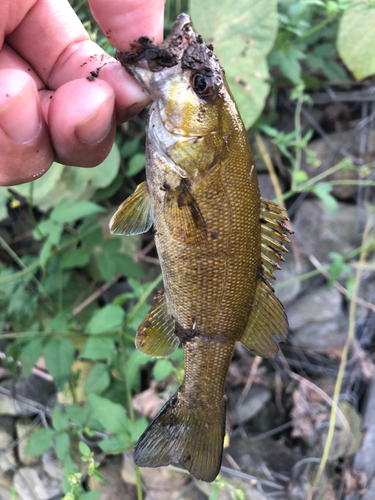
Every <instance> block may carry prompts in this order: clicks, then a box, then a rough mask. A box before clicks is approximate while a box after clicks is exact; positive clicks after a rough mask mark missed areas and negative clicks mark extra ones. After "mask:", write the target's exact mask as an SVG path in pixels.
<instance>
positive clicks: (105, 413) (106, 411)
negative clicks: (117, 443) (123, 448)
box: [89, 394, 129, 434]
mask: <svg viewBox="0 0 375 500" xmlns="http://www.w3.org/2000/svg"><path fill="white" fill-rule="evenodd" d="M89 400H90V403H91V406H92V408H93V410H94V414H95V416H96V418H97V419H98V420H99V422H100V423H101V424H102V425H103V427H105V429H107V430H108V431H110V432H113V433H114V434H123V433H126V432H127V429H128V425H129V422H128V417H127V415H126V411H125V408H124V407H123V406H121V405H119V404H117V403H113V402H112V401H109V399H106V398H102V397H100V396H98V395H96V394H90V395H89Z"/></svg>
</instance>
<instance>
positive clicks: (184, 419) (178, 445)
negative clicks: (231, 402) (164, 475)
mask: <svg viewBox="0 0 375 500" xmlns="http://www.w3.org/2000/svg"><path fill="white" fill-rule="evenodd" d="M179 395H180V393H179V392H177V393H176V394H175V395H174V396H172V397H171V399H170V400H169V401H168V402H167V403H166V404H165V405H164V406H163V408H162V409H161V410H160V412H159V413H158V414H157V415H156V417H155V418H154V420H153V421H152V422H151V424H150V425H149V426H148V427H147V429H146V430H145V432H144V433H143V434H142V436H141V437H140V439H139V440H138V442H137V444H136V445H135V448H134V461H135V463H136V464H137V465H138V466H139V467H161V466H166V465H169V464H180V465H182V466H183V467H185V469H187V470H188V471H189V472H190V474H192V475H193V476H194V477H195V478H196V479H202V480H203V481H207V482H211V481H213V480H214V479H215V478H216V476H217V475H218V474H219V471H220V466H221V459H222V454H223V440H224V433H225V398H223V400H222V402H221V403H220V405H219V406H218V407H217V408H214V409H211V408H209V409H202V408H200V406H199V404H197V405H196V406H195V407H194V405H189V406H187V405H186V402H184V401H183V399H182V398H180V397H179Z"/></svg>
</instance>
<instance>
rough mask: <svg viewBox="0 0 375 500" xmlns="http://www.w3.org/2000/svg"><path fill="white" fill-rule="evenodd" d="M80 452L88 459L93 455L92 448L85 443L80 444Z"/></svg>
mask: <svg viewBox="0 0 375 500" xmlns="http://www.w3.org/2000/svg"><path fill="white" fill-rule="evenodd" d="M79 451H80V452H81V453H82V455H83V456H84V457H88V456H89V455H90V454H91V450H90V448H89V447H88V446H87V444H86V443H84V442H83V441H80V442H79Z"/></svg>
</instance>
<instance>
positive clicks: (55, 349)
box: [44, 338, 75, 391]
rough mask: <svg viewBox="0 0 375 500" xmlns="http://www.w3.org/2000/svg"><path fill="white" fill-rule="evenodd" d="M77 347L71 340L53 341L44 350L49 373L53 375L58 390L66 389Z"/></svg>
mask: <svg viewBox="0 0 375 500" xmlns="http://www.w3.org/2000/svg"><path fill="white" fill-rule="evenodd" d="M74 352H75V347H74V344H73V342H72V341H71V340H69V339H64V338H62V339H52V340H51V341H50V342H49V343H48V344H47V345H46V347H45V348H44V358H45V360H46V365H47V369H48V371H49V373H50V374H51V375H52V377H53V379H54V381H55V384H56V386H57V388H58V390H60V391H61V390H62V389H63V388H64V384H65V382H66V381H67V380H68V378H69V375H70V369H71V367H72V364H73V360H74Z"/></svg>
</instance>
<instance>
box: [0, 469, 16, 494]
mask: <svg viewBox="0 0 375 500" xmlns="http://www.w3.org/2000/svg"><path fill="white" fill-rule="evenodd" d="M13 476H14V471H13V470H8V471H6V472H1V471H0V498H2V497H1V492H2V490H5V491H9V490H10V489H11V487H12V486H13Z"/></svg>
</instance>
